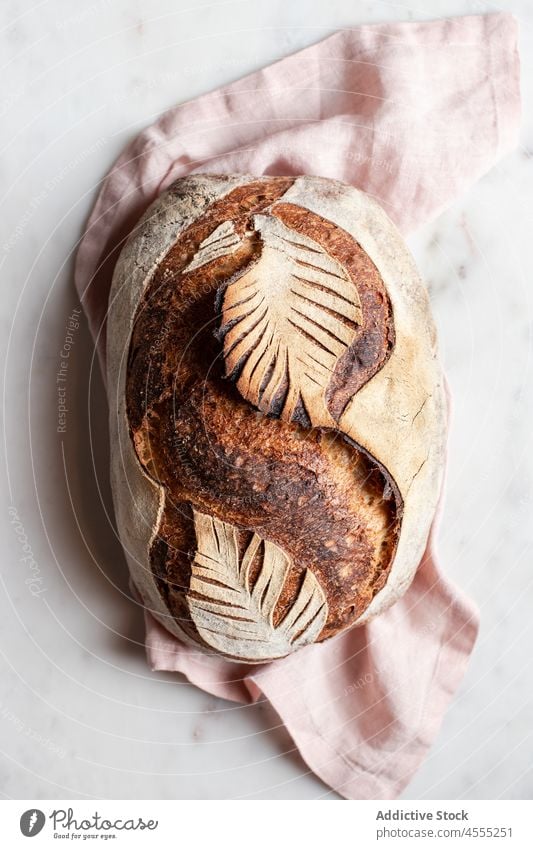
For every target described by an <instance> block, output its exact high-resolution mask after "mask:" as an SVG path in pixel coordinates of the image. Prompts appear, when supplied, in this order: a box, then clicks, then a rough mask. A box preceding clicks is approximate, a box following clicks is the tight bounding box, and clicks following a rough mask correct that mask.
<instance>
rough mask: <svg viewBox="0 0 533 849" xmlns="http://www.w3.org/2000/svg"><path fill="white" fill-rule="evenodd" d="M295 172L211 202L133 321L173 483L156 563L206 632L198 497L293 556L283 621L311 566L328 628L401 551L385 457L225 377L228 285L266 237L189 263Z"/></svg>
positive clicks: (142, 426) (173, 599)
mask: <svg viewBox="0 0 533 849" xmlns="http://www.w3.org/2000/svg"><path fill="white" fill-rule="evenodd" d="M291 183H292V179H290V178H264V179H262V180H257V181H254V182H253V183H249V184H247V185H246V186H244V187H239V188H238V189H235V190H233V191H231V192H230V193H229V194H228V195H226V196H225V197H224V198H222V199H221V200H219V201H216V202H214V203H212V204H211V206H210V207H209V209H208V211H207V213H206V214H204V215H203V216H202V217H201V218H200V219H199V220H197V221H196V222H195V223H194V224H193V225H191V227H189V228H188V229H187V230H186V231H185V232H184V233H183V234H182V235H181V237H180V238H179V240H178V241H177V243H176V244H175V245H174V246H173V247H172V249H171V250H170V251H169V252H168V254H167V256H166V257H165V259H164V260H163V262H161V264H160V265H159V267H158V269H157V271H156V273H155V275H154V277H153V279H152V280H151V281H150V283H149V285H148V288H147V291H146V292H145V295H144V297H143V300H142V302H141V304H140V305H139V309H138V312H137V316H136V319H135V325H134V330H133V333H132V338H131V344H130V351H129V361H128V378H127V387H126V396H127V397H126V401H127V412H128V418H129V423H130V429H131V435H132V438H133V440H134V444H135V448H136V452H137V456H138V457H139V460H140V462H141V464H142V465H143V467H144V468H145V470H146V471H147V473H148V474H150V475H151V476H152V478H153V479H154V480H156V481H157V482H159V483H161V484H162V485H163V486H164V487H165V489H166V505H165V511H164V516H163V519H162V523H161V526H160V529H159V534H158V538H157V539H156V540H155V542H154V544H153V546H152V550H151V566H152V570H153V572H154V575H155V576H156V578H157V582H158V587H159V590H160V592H161V595H162V596H163V598H164V599H165V601H166V603H167V606H168V608H169V610H170V612H171V614H172V615H173V616H174V617H176V619H177V620H178V621H179V624H180V625H181V627H182V628H184V629H185V630H186V631H187V632H188V633H189V634H190V635H191V636H193V637H194V638H195V639H197V640H199V639H200V638H199V636H198V634H197V632H196V629H195V627H194V624H193V623H192V622H191V621H190V617H189V614H188V607H187V604H186V593H187V590H188V586H189V581H190V575H191V563H192V559H193V557H194V553H195V545H196V540H195V534H194V527H193V523H192V510H191V504H192V505H194V507H195V509H197V510H199V511H201V512H206V513H209V514H211V515H214V516H217V517H218V518H220V519H221V520H223V521H226V522H230V523H231V524H233V525H235V526H236V527H238V528H240V529H241V531H240V534H239V542H240V546H241V551H244V549H245V547H246V545H247V543H248V541H249V539H250V535H251V533H252V532H254V531H256V532H257V533H258V534H260V535H261V536H263V537H266V538H268V539H270V540H272V541H273V542H275V543H276V544H277V545H279V546H280V547H281V548H283V549H284V551H286V552H287V554H288V555H289V556H290V557H291V559H292V563H293V567H292V569H291V573H290V575H289V579H288V580H287V582H286V585H285V587H284V590H283V594H282V597H281V599H280V602H279V604H278V607H277V609H276V619H277V621H280V620H281V619H282V617H283V615H284V614H285V612H286V611H287V610H288V608H289V606H290V604H291V601H292V599H293V598H294V596H295V594H296V592H297V590H298V588H299V586H300V582H301V581H302V578H303V574H304V571H305V569H306V568H311V569H312V570H313V571H314V572H315V574H316V576H317V578H318V580H319V581H320V583H321V585H322V588H323V590H324V592H325V594H326V597H327V600H328V608H329V615H328V620H327V623H326V626H325V628H324V630H323V632H322V634H321V637H320V639H325V638H326V637H329V636H332V635H334V634H335V633H337V632H338V631H340V630H342V629H343V628H345V627H347V626H349V625H350V624H352V623H353V621H355V619H357V618H358V617H359V616H360V615H361V614H362V613H363V611H364V610H365V609H366V607H367V606H368V605H369V604H370V602H371V600H372V598H373V596H374V595H375V594H376V593H377V592H378V591H379V590H380V589H381V588H382V587H383V585H384V584H385V582H386V580H387V576H388V574H389V571H390V567H391V565H392V560H393V557H394V553H395V550H396V545H397V539H398V534H399V528H400V523H401V512H402V502H401V497H400V494H399V492H398V489H397V487H396V485H395V483H394V481H393V480H392V478H391V476H390V475H389V474H388V472H387V470H386V469H383V468H381V467H380V465H379V464H378V463H377V462H376V461H375V459H374V458H371V457H370V456H369V455H368V454H367V453H366V452H365V451H363V449H362V448H361V447H360V446H357V445H356V444H355V443H351V442H350V441H349V440H348V439H347V438H345V437H344V435H343V434H341V433H340V432H338V431H324V430H320V429H308V428H304V427H301V426H300V425H298V424H287V423H284V422H280V421H278V420H276V419H272V418H268V417H266V416H264V415H262V414H261V413H259V412H258V411H257V410H255V409H254V408H253V407H252V406H251V405H250V404H248V403H247V402H246V401H244V400H243V399H242V397H241V396H240V394H239V393H238V391H237V389H236V388H235V386H234V385H233V384H232V383H231V382H230V381H228V380H225V379H223V371H224V364H223V362H222V353H221V346H220V343H219V341H218V340H217V339H216V338H215V335H214V332H213V331H214V329H215V326H216V321H217V315H216V313H215V312H214V303H215V296H216V292H217V290H218V289H219V288H220V286H221V285H223V283H224V281H227V279H228V277H230V276H232V275H235V274H238V273H241V270H242V269H244V268H245V267H247V266H248V265H249V263H250V261H253V259H254V256H255V251H256V249H257V245H255V244H254V241H253V239H252V240H250V239H246V240H243V245H242V248H239V249H238V250H237V251H236V252H234V253H232V254H231V255H229V256H226V257H220V258H218V259H216V260H213V261H211V262H210V263H209V264H208V265H206V266H202V267H200V268H198V269H196V270H194V271H190V272H185V273H183V270H184V268H185V267H186V266H187V265H188V263H189V262H190V261H191V259H192V257H193V256H194V254H195V252H196V250H197V249H198V246H199V244H200V243H201V242H202V241H203V240H204V239H205V238H206V237H207V236H208V235H209V234H210V233H211V232H212V231H213V230H214V229H215V227H217V226H218V225H219V224H220V223H221V221H225V220H233V221H234V224H235V228H236V230H237V232H238V233H239V234H241V235H244V233H245V230H246V225H247V221H248V220H249V217H250V215H252V214H254V213H255V212H260V211H263V210H264V209H268V208H269V207H270V206H271V205H272V204H273V203H274V202H275V201H276V200H277V199H278V198H279V197H281V195H283V193H284V192H285V191H286V190H287V188H289V186H290V185H291ZM286 206H288V205H282V204H276V207H275V212H276V214H279V215H280V217H281V215H284V216H289V213H290V214H294V221H295V222H296V223H298V226H302V227H304V226H305V224H304V223H302V221H301V218H300V217H299V212H297V213H292V212H291V209H297V210H298V208H293V207H291V209H289V210H287V209H286V208H285V207H286ZM280 207H283V208H282V209H280ZM306 214H307V213H306ZM283 220H284V221H285V223H289V221H288V220H287V219H285V218H284V219H283ZM325 223H326V224H327V225H328V228H327V229H328V233H324V234H322V237H323V238H324V240H325V242H324V243H325V244H327V241H328V234H329V238H330V240H332V243H333V242H334V243H335V250H336V254H335V256H336V258H339V259H340V256H341V253H342V250H341V249H342V245H343V242H342V240H339V239H338V238H337V239H335V238H334V234H333V233H329V230H330V228H331V227H332V225H331V224H330V223H329V222H325ZM291 226H293V224H292V220H291ZM337 229H338V228H337ZM302 232H304V230H302ZM312 238H315V239H317V233H316V232H315V233H314V234H313V235H312ZM317 241H318V239H317ZM327 249H328V250H329V247H328V248H327ZM352 250H354V249H353V245H352ZM340 261H342V260H340ZM343 264H344V263H343ZM361 267H362V266H361ZM350 273H352V271H351V270H350ZM354 273H355V266H354ZM365 273H368V274H370V272H369V271H368V272H365ZM369 285H370V284H369ZM358 288H359V292H360V297H361V301H362V302H363V304H364V303H365V302H364V301H363V296H362V294H361V288H360V287H358ZM378 301H379V299H378ZM380 302H381V301H380ZM369 303H370V301H369ZM363 309H364V306H363ZM376 309H377V307H376ZM373 315H376V316H377V315H378V313H377V312H375V313H373ZM376 320H377V319H376ZM342 374H343V375H344V376H342V375H341V377H342V380H341V379H339V386H338V387H336V388H334V389H333V390H332V398H333V402H332V404H333V407H334V409H337V408H338V407H340V406H341V405H343V404H344V403H345V402H344V400H343V398H344V396H343V393H346V391H347V390H346V386H347V385H350V386H351V383H350V382H349V380H350V379H349V376H348V377H347V376H346V374H345V373H344V372H343V373H342ZM367 379H368V378H367ZM342 381H344V383H342ZM305 424H308V422H305Z"/></svg>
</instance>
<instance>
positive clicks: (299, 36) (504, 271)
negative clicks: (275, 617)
mask: <svg viewBox="0 0 533 849" xmlns="http://www.w3.org/2000/svg"><path fill="white" fill-rule="evenodd" d="M428 5H429V7H430V8H428ZM496 8H499V9H502V8H503V9H508V10H511V11H514V13H515V14H516V15H517V16H518V18H519V20H520V23H521V48H522V73H523V95H524V103H525V104H526V105H527V103H528V102H531V101H532V97H531V95H532V91H531V89H532V82H531V81H532V80H533V73H532V71H533V68H532V65H533V33H532V25H533V8H532V7H531V4H530V3H528V2H526V0H516V2H512V0H509V2H506V3H499V4H497V5H491V4H486V3H482V2H467V0H465V1H464V2H460V1H459V0H447V2H440V0H434V2H432V3H431V4H424V3H422V2H421V0H419V2H417V3H411V2H408V0H405V2H403V3H402V4H395V3H390V2H358V3H353V2H348V0H330V2H328V3H322V2H320V0H294V2H293V3H290V4H289V3H286V2H281V1H280V0H270V2H269V3H262V2H259V0H241V2H238V0H237V2H233V3H228V2H215V3H210V4H206V5H204V6H202V7H196V8H193V4H191V3H185V2H183V0H179V2H176V0H172V2H171V0H156V2H150V3H148V2H146V0H142V2H140V0H138V2H134V3H127V2H125V0H120V2H113V3H111V2H109V0H94V1H93V2H89V3H84V4H82V3H78V4H73V3H71V2H68V0H53V2H50V3H47V4H44V5H37V6H35V7H34V8H33V9H31V8H30V7H29V6H27V4H24V3H22V2H10V3H5V4H4V13H5V14H4V22H5V24H6V28H5V29H4V30H3V32H2V36H1V38H2V47H3V49H2V57H3V63H4V64H5V66H6V67H5V68H4V72H3V82H4V85H3V89H2V95H1V97H0V115H1V116H2V121H1V122H0V143H1V145H2V149H3V155H2V158H1V160H0V174H1V177H2V215H1V216H0V228H1V232H0V248H1V250H0V261H1V263H2V278H3V296H2V300H1V306H0V346H1V351H2V355H3V360H5V362H6V373H5V380H6V383H5V393H4V400H5V406H4V415H5V434H6V438H5V448H6V451H7V454H6V458H7V486H6V488H5V493H4V502H5V503H4V506H3V508H2V517H3V528H2V582H3V583H2V592H1V593H0V628H1V631H2V638H1V641H0V652H1V653H0V669H1V680H2V686H1V687H0V751H1V753H2V761H1V763H0V791H1V793H2V795H3V796H5V797H11V798H25V797H26V798H29V797H33V798H56V797H61V798H78V797H79V798H83V797H97V798H99V797H103V798H106V797H108V798H198V797H199V798H241V797H248V798H294V799H296V798H313V799H321V798H331V797H332V796H333V795H334V794H332V793H331V792H330V791H329V790H328V788H327V787H325V786H324V785H323V784H322V783H321V782H320V781H319V780H318V779H317V778H315V777H314V776H313V775H311V774H309V771H308V770H307V768H306V766H305V764H304V763H303V762H302V760H301V759H300V758H299V756H298V754H297V753H296V752H295V751H294V746H293V744H292V742H291V740H290V738H289V736H288V735H287V733H286V731H285V730H284V728H283V727H282V726H280V722H279V719H278V717H277V716H276V714H275V712H274V711H273V710H272V709H271V708H270V707H269V706H268V705H267V704H259V705H255V706H252V707H242V706H238V705H232V704H229V703H226V702H222V701H219V700H217V699H214V698H211V697H209V696H207V695H205V694H204V693H201V692H200V691H198V690H196V689H195V688H194V687H191V686H189V685H188V684H187V683H186V682H184V681H183V680H182V679H180V678H179V677H178V676H174V675H170V674H153V673H151V672H150V671H149V670H148V668H147V666H146V664H145V660H144V652H143V647H142V620H141V616H140V612H139V610H138V609H137V608H136V607H135V606H134V605H132V603H131V601H130V600H129V596H128V591H127V576H126V570H125V565H124V562H123V558H122V554H121V550H120V546H119V544H118V542H117V540H116V538H115V535H114V532H113V527H112V522H111V521H110V511H111V505H110V494H109V487H108V483H107V480H106V474H105V469H106V463H107V454H106V452H107V438H106V427H107V422H106V419H105V416H106V411H105V401H104V394H103V388H102V385H101V381H100V377H99V374H98V372H97V369H96V366H95V364H94V363H92V364H91V345H90V341H89V338H88V333H87V330H86V328H85V324H84V323H83V322H82V323H81V324H80V327H79V328H78V329H76V330H75V331H74V332H73V336H74V342H73V347H72V352H73V353H72V357H71V359H70V361H69V373H68V381H67V386H68V407H69V416H68V428H67V433H66V434H65V438H64V439H63V441H60V440H59V439H58V434H57V433H56V415H57V395H56V388H57V384H56V375H57V370H58V368H59V360H60V357H59V351H60V350H61V346H62V345H63V343H64V340H65V334H66V325H67V322H68V318H69V316H70V315H71V314H72V310H73V309H75V308H76V307H77V306H78V304H77V302H76V299H75V297H74V294H73V291H72V283H71V275H72V255H73V252H74V250H75V247H76V242H77V239H78V238H79V234H80V232H81V229H82V226H83V223H84V221H85V219H86V217H87V215H88V213H89V210H90V208H91V204H92V202H93V200H94V196H95V191H96V189H97V186H98V182H99V180H100V179H101V177H102V175H103V174H104V173H105V171H106V170H107V168H108V167H109V165H110V164H111V162H112V161H113V159H114V158H115V156H116V155H117V154H118V152H119V151H120V149H121V147H122V146H123V145H124V143H125V142H126V141H127V140H128V139H130V138H131V137H132V135H133V134H134V133H135V132H136V131H137V130H138V129H139V128H140V127H142V126H144V125H145V124H147V123H148V122H149V121H150V120H152V119H153V118H155V117H156V115H157V114H158V113H160V112H161V111H162V110H163V109H165V108H167V107H168V106H170V105H172V104H174V103H176V102H179V101H181V100H184V99H186V98H190V97H193V96H195V95H197V94H199V93H201V92H203V91H207V90H209V89H211V88H213V87H215V86H218V85H220V84H222V83H224V82H227V81H230V80H232V79H236V78H238V77H239V76H242V75H243V74H245V73H247V72H249V71H251V70H254V69H256V68H259V67H261V66H262V65H264V64H267V63H269V62H271V61H272V60H274V59H277V58H280V57H281V56H284V55H286V54H288V53H290V52H292V51H294V50H296V49H298V48H300V47H303V46H305V45H307V44H310V43H312V42H314V41H316V40H318V39H319V38H320V37H322V36H324V35H327V34H328V33H330V32H333V31H334V30H335V29H337V28H339V27H342V26H350V25H353V24H357V23H362V22H369V21H384V20H405V19H410V18H412V19H427V18H430V17H431V18H432V17H438V16H440V15H451V14H464V13H469V12H482V11H490V10H494V9H496ZM532 196H533V122H532V120H531V115H530V114H529V113H528V112H527V111H526V114H525V116H524V127H523V137H522V145H521V147H520V149H518V150H517V151H516V152H515V153H513V154H512V155H510V156H508V157H507V158H506V159H505V160H502V162H500V163H499V164H498V166H497V167H496V168H494V169H493V170H492V171H491V172H490V173H489V174H487V175H486V177H484V178H483V179H482V180H481V181H479V183H478V184H477V185H476V186H474V187H473V188H472V189H471V191H470V192H468V194H467V195H466V196H465V197H463V198H461V199H459V200H458V201H457V203H456V204H454V206H453V207H452V208H450V209H449V210H448V211H447V212H446V213H444V214H443V215H441V216H440V217H439V218H438V220H436V221H434V222H431V223H429V224H427V225H426V226H425V227H424V228H422V229H421V230H420V231H419V232H418V233H417V234H415V235H414V236H412V237H411V238H410V240H409V242H410V246H411V248H412V250H413V252H414V254H415V257H416V259H417V262H418V264H419V266H420V269H421V272H422V274H423V276H424V277H425V279H426V280H427V282H428V285H429V289H430V293H431V297H432V302H433V307H434V311H435V316H436V320H437V323H438V327H439V332H440V340H441V350H442V358H443V361H444V364H445V367H446V370H447V374H448V377H449V380H450V384H451V387H452V391H453V395H454V418H453V427H452V431H451V436H450V455H449V457H450V459H449V483H448V490H447V500H446V508H445V513H444V518H443V522H442V530H441V538H440V551H441V553H442V561H443V563H444V564H445V566H446V570H447V572H448V574H449V575H450V576H451V577H452V578H454V579H455V580H456V581H457V582H458V583H459V584H460V585H461V586H462V587H463V588H464V589H465V590H466V591H467V592H468V593H470V594H471V595H472V596H473V597H474V598H475V599H476V601H477V602H478V604H479V605H480V607H481V611H482V627H481V634H480V637H479V643H478V646H477V648H476V650H475V653H474V655H473V657H472V661H471V663H470V666H469V669H468V673H467V675H466V677H465V680H464V682H463V685H462V687H461V689H460V691H459V693H458V694H457V696H456V698H455V700H454V702H453V705H452V707H451V708H450V710H449V712H448V714H447V716H446V718H445V720H444V723H443V726H442V729H441V732H440V734H439V736H438V738H437V740H436V742H435V745H434V746H433V748H432V750H431V753H430V755H429V757H428V759H427V760H426V762H425V763H424V765H423V766H422V768H421V769H420V771H419V773H418V774H417V776H416V777H415V778H414V780H413V781H412V782H411V784H410V786H409V787H408V789H407V791H406V793H405V797H406V798H443V797H444V798H497V797H504V798H524V797H529V798H530V797H531V792H532V790H533V774H532V759H531V753H532V751H533V740H532V735H533V723H532V704H531V700H532V687H531V683H532V680H533V669H532V662H533V661H532V660H531V643H532V636H533V634H532V617H531V610H532V607H533V584H532V582H533V577H532V573H531V549H532V524H533V523H532V511H533V462H532V455H533V452H532V450H531V449H532V428H531V421H532V418H533V397H532V391H531V386H532V380H531V377H532V345H531V335H532V334H531V331H532V316H533V309H532V303H531V301H532V286H531V271H530V267H531V245H532V238H531V233H532V227H531V224H532V222H531V204H530V201H531V197H532ZM88 397H90V398H91V404H90V410H91V414H90V415H91V419H89V413H88V405H87V399H88Z"/></svg>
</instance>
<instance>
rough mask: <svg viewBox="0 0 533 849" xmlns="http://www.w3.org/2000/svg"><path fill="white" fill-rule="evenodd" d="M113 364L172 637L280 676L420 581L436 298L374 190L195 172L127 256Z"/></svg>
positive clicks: (124, 469)
mask: <svg viewBox="0 0 533 849" xmlns="http://www.w3.org/2000/svg"><path fill="white" fill-rule="evenodd" d="M107 363H108V391H109V398H110V404H111V445H112V452H111V456H112V461H111V462H112V470H111V472H112V473H111V477H112V488H113V497H114V502H115V510H116V518H117V524H118V530H119V533H120V537H121V540H122V543H123V545H124V549H125V552H126V556H127V558H128V562H129V567H130V571H131V575H132V578H133V581H134V583H135V585H136V587H137V589H138V591H139V593H140V595H141V596H142V599H143V601H144V604H145V605H146V606H147V607H148V608H149V609H150V610H151V612H152V613H153V615H154V616H155V617H156V618H157V619H158V620H159V621H160V622H161V623H162V624H163V625H164V626H165V627H166V628H167V629H168V630H169V631H171V632H172V633H173V634H175V635H176V636H177V637H179V638H180V639H181V640H184V641H186V642H187V643H190V644H193V645H195V646H196V647H198V649H200V650H202V651H205V652H214V653H217V654H220V655H223V656H224V657H226V658H230V659H234V660H239V661H247V662H250V663H260V662H264V661H268V660H271V659H273V658H278V657H283V656H285V655H287V654H289V653H290V652H292V651H294V650H295V649H297V648H299V647H300V646H304V645H308V644H310V643H313V642H321V641H323V640H325V639H327V638H329V637H332V636H334V635H335V634H337V633H339V632H341V631H343V630H344V629H346V628H349V627H351V626H353V625H354V624H360V623H363V622H366V621H368V619H369V618H370V617H371V616H374V615H376V614H378V613H380V612H381V611H383V610H385V609H386V608H387V607H388V606H390V605H391V604H392V603H393V602H394V601H395V600H396V599H397V598H398V597H399V596H400V595H401V594H402V593H403V592H404V591H405V590H406V589H407V587H408V585H409V582H410V581H411V579H412V577H413V575H414V572H415V570H416V568H417V566H418V564H419V562H420V558H421V557H422V554H423V552H424V548H425V545H426V541H427V537H428V532H429V528H430V525H431V522H432V519H433V515H434V511H435V507H436V503H437V499H438V494H439V490H440V485H441V474H442V468H443V445H444V432H445V401H444V396H443V385H442V376H441V371H440V368H439V365H438V362H437V359H436V341H435V330H434V325H433V321H432V319H431V315H430V311H429V306H428V298H427V295H426V291H425V289H424V286H423V285H422V283H421V281H420V279H419V277H418V274H417V272H416V269H415V267H414V265H413V261H412V259H411V257H410V255H409V253H408V251H407V249H406V247H405V246H404V244H403V241H402V239H401V237H400V235H399V234H398V232H397V231H396V229H395V227H394V226H393V224H392V223H391V222H390V220H389V219H388V218H387V216H386V214H385V213H384V212H383V210H382V209H381V208H380V207H379V206H378V205H377V204H376V203H375V202H374V201H373V200H371V199H370V198H369V197H368V196H367V195H365V194H363V193H362V192H359V191H357V190H356V189H354V188H352V187H350V186H346V185H344V184H342V183H339V182H336V181H332V180H327V179H323V178H318V177H297V178H294V177H258V178H255V177H250V176H213V175H202V174H199V175H193V176H190V177H186V178H183V179H181V180H178V181H177V182H176V183H174V184H173V185H172V186H171V187H170V188H169V189H168V190H167V191H166V192H164V193H163V194H162V195H161V196H160V197H159V198H158V199H157V200H156V201H155V202H154V203H153V204H152V206H151V207H150V209H149V210H148V211H147V213H146V214H145V215H144V217H143V218H142V220H141V221H140V222H139V224H138V225H137V227H136V228H135V231H134V232H133V233H132V235H131V236H130V239H129V241H128V243H127V244H126V246H125V247H124V249H123V251H122V253H121V255H120V258H119V261H118V263H117V266H116V269H115V273H114V277H113V286H112V290H111V295H110V302H109V314H108V324H107Z"/></svg>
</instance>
